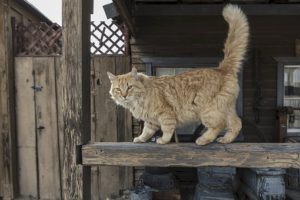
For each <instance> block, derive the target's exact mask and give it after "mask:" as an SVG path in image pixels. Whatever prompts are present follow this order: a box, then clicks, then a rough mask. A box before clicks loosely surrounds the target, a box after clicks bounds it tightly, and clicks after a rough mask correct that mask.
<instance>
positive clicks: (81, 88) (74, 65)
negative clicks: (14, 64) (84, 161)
mask: <svg viewBox="0 0 300 200" xmlns="http://www.w3.org/2000/svg"><path fill="white" fill-rule="evenodd" d="M62 8H63V41H64V44H63V56H62V69H61V70H62V71H61V76H62V81H61V82H62V85H61V87H62V91H63V92H62V93H63V94H62V98H61V99H62V102H61V105H62V108H63V109H62V112H61V114H62V117H61V119H62V121H63V134H64V137H63V140H64V141H63V144H64V145H63V199H90V195H91V192H90V168H89V167H83V166H80V165H77V163H76V156H75V155H76V145H78V144H85V143H87V142H88V141H89V140H90V132H91V130H90V128H91V120H90V117H91V113H90V100H91V99H90V13H91V12H92V0H63V1H62ZM59 99H60V98H59Z"/></svg>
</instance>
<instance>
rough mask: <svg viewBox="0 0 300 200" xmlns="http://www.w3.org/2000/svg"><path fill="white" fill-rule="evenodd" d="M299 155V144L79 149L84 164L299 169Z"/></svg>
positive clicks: (105, 145)
mask: <svg viewBox="0 0 300 200" xmlns="http://www.w3.org/2000/svg"><path fill="white" fill-rule="evenodd" d="M299 154H300V145H299V144H295V143H294V144H293V143H290V144H288V143H232V144H227V145H222V144H216V143H214V144H209V145H207V146H197V145H196V144H193V143H181V144H168V145H158V144H152V143H147V144H134V143H94V144H89V145H84V146H83V147H82V161H83V164H84V165H120V166H160V167H168V166H174V167H179V166H186V167H201V166H231V167H246V168H267V167H271V168H272V167H275V168H299V167H300V156H299Z"/></svg>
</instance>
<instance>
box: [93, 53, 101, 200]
mask: <svg viewBox="0 0 300 200" xmlns="http://www.w3.org/2000/svg"><path fill="white" fill-rule="evenodd" d="M94 60H95V56H93V57H92V59H91V114H92V118H91V142H96V141H97V140H96V110H95V108H96V106H95V89H96V85H97V80H96V76H95V64H94V63H95V61H94ZM99 185H100V183H99V167H97V166H92V167H91V199H92V200H98V199H99V188H100V186H99Z"/></svg>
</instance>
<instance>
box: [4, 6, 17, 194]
mask: <svg viewBox="0 0 300 200" xmlns="http://www.w3.org/2000/svg"><path fill="white" fill-rule="evenodd" d="M9 2H10V1H8V0H0V144H1V145H0V196H1V197H2V198H3V199H5V200H7V199H13V198H15V194H16V193H17V164H16V162H17V161H16V158H17V157H16V143H15V142H16V139H15V133H16V131H15V103H14V78H13V76H14V71H13V67H12V66H13V55H12V54H13V50H12V45H11V43H12V38H11V28H10V27H11V24H10V13H9Z"/></svg>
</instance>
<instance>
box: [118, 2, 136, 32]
mask: <svg viewBox="0 0 300 200" xmlns="http://www.w3.org/2000/svg"><path fill="white" fill-rule="evenodd" d="M113 3H114V4H115V6H116V8H117V10H118V12H119V14H120V16H121V18H122V20H123V21H124V22H125V24H126V26H127V27H128V29H129V31H130V33H131V34H132V35H133V36H134V34H135V29H134V25H133V23H132V16H131V13H130V12H129V11H128V7H127V5H126V4H125V2H124V0H113Z"/></svg>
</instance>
